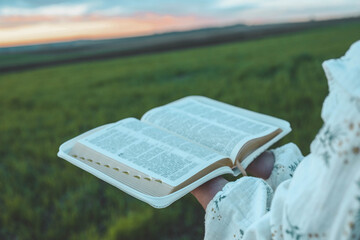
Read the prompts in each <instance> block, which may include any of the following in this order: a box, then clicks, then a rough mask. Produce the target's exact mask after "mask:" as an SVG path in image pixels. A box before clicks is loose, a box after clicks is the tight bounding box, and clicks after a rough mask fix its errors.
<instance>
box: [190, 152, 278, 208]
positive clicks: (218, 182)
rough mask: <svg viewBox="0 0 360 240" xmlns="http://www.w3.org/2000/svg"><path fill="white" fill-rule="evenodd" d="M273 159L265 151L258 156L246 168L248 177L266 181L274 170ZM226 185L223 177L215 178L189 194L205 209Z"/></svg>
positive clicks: (270, 154) (272, 156)
mask: <svg viewBox="0 0 360 240" xmlns="http://www.w3.org/2000/svg"><path fill="white" fill-rule="evenodd" d="M274 163H275V158H274V155H273V153H272V152H270V151H266V152H264V153H262V154H261V155H260V156H258V157H257V158H256V159H255V160H254V161H253V162H252V163H251V164H250V165H249V166H248V167H247V168H246V171H247V173H249V174H250V175H252V176H254V177H258V178H263V179H267V178H269V177H270V174H271V172H272V169H273V168H274ZM227 183H228V181H227V180H225V179H224V178H223V177H216V178H214V179H211V180H210V181H208V182H206V183H204V184H203V185H201V186H200V187H198V188H196V189H194V190H193V191H192V192H191V193H192V194H193V195H194V197H195V198H196V199H197V200H198V201H199V203H200V204H201V206H202V207H203V208H204V209H206V207H207V205H208V204H209V202H210V201H211V199H213V198H214V196H215V195H216V193H217V192H219V191H221V190H222V189H223V187H224V186H225V185H226V184H227Z"/></svg>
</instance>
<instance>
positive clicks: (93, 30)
mask: <svg viewBox="0 0 360 240" xmlns="http://www.w3.org/2000/svg"><path fill="white" fill-rule="evenodd" d="M345 16H360V1H359V0H318V1H314V0H301V1H299V0H206V1H205V0H195V1H190V0H182V1H173V0H143V1H121V0H102V1H100V0H87V1H85V0H0V47H6V46H16V45H25V44H35V43H46V42H58V41H70V40H78V39H101V38H116V37H126V36H138V35H145V34H153V33H161V32H166V31H177V30H188V29H194V28H201V27H207V26H222V25H229V24H235V23H246V24H263V23H274V22H286V21H304V20H309V19H327V18H338V17H345Z"/></svg>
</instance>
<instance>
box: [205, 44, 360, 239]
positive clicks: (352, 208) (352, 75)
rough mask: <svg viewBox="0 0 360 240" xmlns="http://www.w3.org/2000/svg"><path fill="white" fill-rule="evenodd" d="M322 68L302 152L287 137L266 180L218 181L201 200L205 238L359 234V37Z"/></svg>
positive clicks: (353, 236) (359, 236) (346, 236)
mask: <svg viewBox="0 0 360 240" xmlns="http://www.w3.org/2000/svg"><path fill="white" fill-rule="evenodd" d="M323 68H324V70H325V74H326V76H327V78H328V84H329V95H328V96H327V97H326V99H325V101H324V105H323V109H322V113H321V117H322V119H323V121H324V125H323V127H322V128H321V129H320V131H319V133H318V134H317V136H316V138H315V139H314V140H313V142H312V143H311V152H310V154H309V155H308V156H306V157H303V156H302V155H301V152H300V151H299V149H298V148H297V146H296V145H294V144H287V145H285V146H283V147H280V148H278V149H275V150H273V152H274V154H275V159H276V160H275V165H274V170H273V171H272V173H271V176H270V178H269V179H268V180H267V181H263V180H261V179H259V178H254V177H243V178H240V179H238V180H237V181H236V182H230V183H228V184H227V185H225V187H224V188H223V190H222V191H220V192H218V193H217V194H216V196H215V197H214V198H213V199H212V201H210V203H209V204H208V206H207V209H206V215H205V239H219V240H223V239H224V240H225V239H246V240H248V239H251V240H257V239H295V240H303V239H334V240H339V239H357V240H359V239H360V41H358V42H356V43H354V44H353V45H352V46H351V48H350V49H349V50H348V52H347V53H346V55H345V56H344V57H342V58H340V59H336V60H328V61H325V62H324V63H323ZM295 169H296V171H295Z"/></svg>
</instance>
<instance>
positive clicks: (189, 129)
mask: <svg viewBox="0 0 360 240" xmlns="http://www.w3.org/2000/svg"><path fill="white" fill-rule="evenodd" d="M141 120H142V121H144V122H148V123H151V124H153V125H155V126H159V127H161V128H164V129H166V130H168V131H170V132H174V133H176V134H178V135H180V136H183V137H185V138H187V139H189V140H191V141H194V142H196V143H199V144H201V145H204V146H207V147H209V148H211V149H214V150H215V151H217V152H219V153H220V154H223V155H225V156H228V157H230V158H231V159H232V160H233V161H234V160H235V158H236V155H237V153H238V151H239V150H240V147H241V146H242V145H244V144H245V143H246V142H248V141H249V140H251V139H254V138H258V137H262V136H265V135H267V134H269V133H271V132H273V131H275V130H276V129H278V127H276V126H273V125H269V124H266V123H264V122H260V121H257V120H254V119H251V118H248V117H246V116H243V115H241V114H239V113H236V112H232V111H230V110H229V109H225V108H224V109H223V108H219V107H217V106H212V105H210V104H205V103H202V102H200V101H197V100H194V99H192V98H183V99H181V100H178V101H175V102H173V103H170V104H167V105H165V106H162V107H158V108H155V109H152V110H150V111H148V112H147V113H146V114H145V115H144V116H143V117H142V119H141Z"/></svg>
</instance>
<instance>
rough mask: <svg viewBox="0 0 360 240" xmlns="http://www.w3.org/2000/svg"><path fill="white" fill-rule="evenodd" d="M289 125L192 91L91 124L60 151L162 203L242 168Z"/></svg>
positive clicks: (127, 188) (91, 170)
mask: <svg viewBox="0 0 360 240" xmlns="http://www.w3.org/2000/svg"><path fill="white" fill-rule="evenodd" d="M290 131H291V128H290V125H289V123H288V122H286V121H284V120H281V119H278V118H274V117H271V116H267V115H263V114H260V113H255V112H252V111H249V110H245V109H242V108H238V107H235V106H231V105H228V104H226V103H221V102H218V101H215V100H212V99H209V98H206V97H201V96H190V97H185V98H182V99H179V100H177V101H175V102H172V103H169V104H166V105H164V106H161V107H157V108H154V109H151V110H150V111H148V112H147V113H145V114H144V115H143V117H142V118H141V120H138V119H135V118H126V119H123V120H120V121H118V122H116V123H112V124H107V125H104V126H101V127H98V128H95V129H93V130H90V131H88V132H86V133H84V134H82V135H80V136H78V137H75V138H73V139H71V140H69V141H67V142H65V143H64V144H62V145H61V146H60V149H59V153H58V156H59V157H61V158H64V159H66V160H68V161H69V162H71V163H73V164H74V165H76V166H78V167H80V168H82V169H84V170H85V171H88V172H89V173H91V174H93V175H95V176H97V177H98V178H100V179H102V180H104V181H106V182H108V183H110V184H112V185H113V186H115V187H117V188H119V189H121V190H123V191H124V192H126V193H128V194H130V195H132V196H134V197H136V198H138V199H140V200H142V201H144V202H147V203H148V204H150V205H152V206H154V207H157V208H162V207H166V206H168V205H170V204H171V203H172V202H174V201H176V200H177V199H179V198H181V197H182V196H184V195H185V194H187V193H188V192H190V191H191V190H193V189H195V188H196V187H198V186H200V185H201V184H203V183H205V182H206V181H208V180H210V179H212V178H214V177H217V176H219V175H223V174H233V175H234V176H237V175H239V174H240V173H241V170H242V172H243V173H244V171H243V169H245V168H246V167H247V166H248V165H249V164H250V163H251V161H252V160H254V158H256V157H257V156H258V155H259V154H261V153H262V152H263V151H265V150H266V149H267V148H268V147H269V146H270V145H271V144H273V143H274V142H276V141H277V140H279V139H280V138H282V137H283V136H284V135H286V134H287V133H289V132H290Z"/></svg>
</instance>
